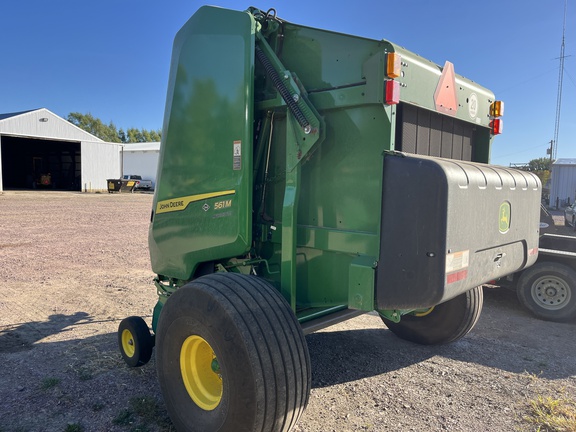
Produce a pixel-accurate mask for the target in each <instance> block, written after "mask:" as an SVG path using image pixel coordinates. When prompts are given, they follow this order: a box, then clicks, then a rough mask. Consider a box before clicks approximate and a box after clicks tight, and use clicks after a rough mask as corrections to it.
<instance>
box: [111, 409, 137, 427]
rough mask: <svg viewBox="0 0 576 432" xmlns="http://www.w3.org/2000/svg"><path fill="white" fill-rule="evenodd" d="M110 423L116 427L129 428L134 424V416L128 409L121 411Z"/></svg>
mask: <svg viewBox="0 0 576 432" xmlns="http://www.w3.org/2000/svg"><path fill="white" fill-rule="evenodd" d="M112 423H114V424H115V425H118V426H129V425H131V424H132V423H134V414H133V413H132V411H130V410H129V409H123V410H122V411H120V412H119V413H118V415H117V416H116V417H114V420H112Z"/></svg>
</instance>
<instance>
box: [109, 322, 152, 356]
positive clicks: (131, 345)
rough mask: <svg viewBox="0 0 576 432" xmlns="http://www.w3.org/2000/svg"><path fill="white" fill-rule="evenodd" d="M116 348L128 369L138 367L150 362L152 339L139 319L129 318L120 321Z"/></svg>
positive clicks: (146, 327)
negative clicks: (118, 349) (117, 347)
mask: <svg viewBox="0 0 576 432" xmlns="http://www.w3.org/2000/svg"><path fill="white" fill-rule="evenodd" d="M118 346H119V348H120V354H122V358H123V359H124V361H125V362H126V364H127V365H128V366H130V367H139V366H143V365H145V364H146V363H148V362H149V361H150V358H151V357H152V349H153V348H154V337H153V336H152V335H151V334H150V330H149V328H148V325H147V324H146V322H145V321H144V320H143V319H142V318H141V317H139V316H131V317H128V318H124V319H123V320H122V321H120V325H119V326H118Z"/></svg>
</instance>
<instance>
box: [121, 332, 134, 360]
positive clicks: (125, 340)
mask: <svg viewBox="0 0 576 432" xmlns="http://www.w3.org/2000/svg"><path fill="white" fill-rule="evenodd" d="M122 349H123V350H124V353H125V354H126V355H127V356H128V357H134V353H135V352H136V347H135V344H134V336H133V335H132V332H131V331H130V330H128V329H126V330H124V331H123V332H122Z"/></svg>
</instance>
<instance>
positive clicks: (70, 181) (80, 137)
mask: <svg viewBox="0 0 576 432" xmlns="http://www.w3.org/2000/svg"><path fill="white" fill-rule="evenodd" d="M121 154H122V145H121V144H116V143H107V142H105V141H102V140H101V139H100V138H97V137H95V136H94V135H92V134H89V133H88V132H85V131H83V130H82V129H80V128H79V127H77V126H75V125H73V124H72V123H70V122H69V121H67V120H65V119H63V118H61V117H59V116H57V115H56V114H54V113H52V112H51V111H49V110H47V109H46V108H41V109H37V110H31V111H23V112H16V113H8V114H0V192H1V191H3V190H4V189H56V190H69V191H89V192H92V191H105V190H106V189H107V183H106V180H107V179H111V178H119V177H120V174H121V170H122V160H121V159H122V158H121Z"/></svg>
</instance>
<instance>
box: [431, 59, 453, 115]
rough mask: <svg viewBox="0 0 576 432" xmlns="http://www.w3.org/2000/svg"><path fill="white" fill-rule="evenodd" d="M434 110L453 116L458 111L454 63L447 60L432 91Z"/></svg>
mask: <svg viewBox="0 0 576 432" xmlns="http://www.w3.org/2000/svg"><path fill="white" fill-rule="evenodd" d="M434 103H435V104H436V111H438V112H441V113H444V114H448V115H451V116H455V115H456V112H457V111H458V97H457V96H456V79H455V78H454V65H453V64H452V63H450V62H449V61H447V62H446V63H445V64H444V69H442V75H440V80H439V81H438V86H437V87H436V92H435V93H434Z"/></svg>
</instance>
